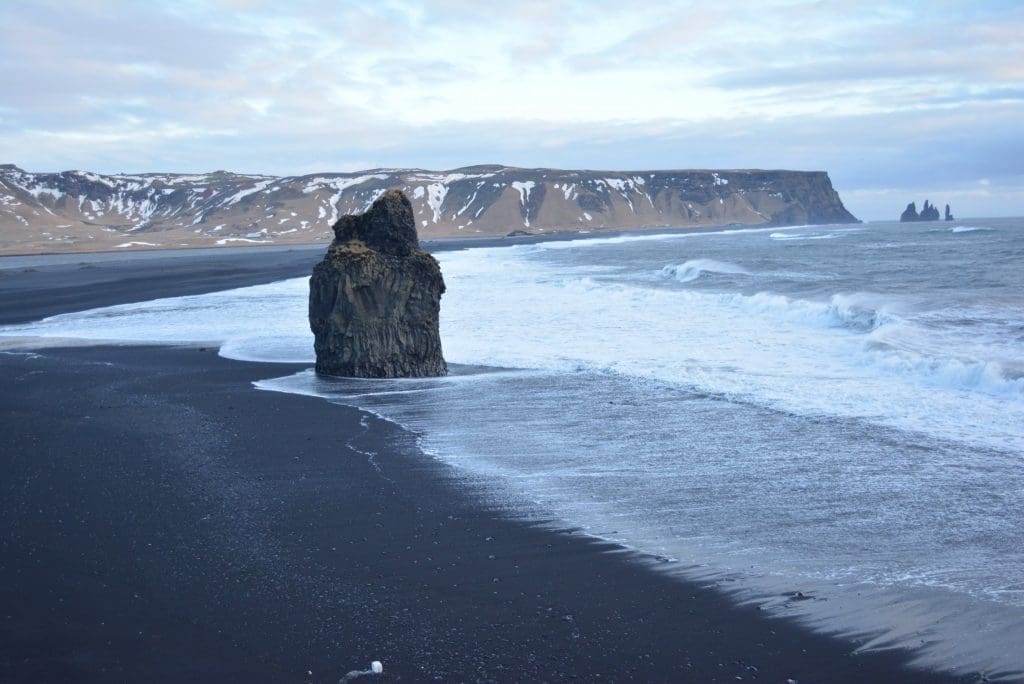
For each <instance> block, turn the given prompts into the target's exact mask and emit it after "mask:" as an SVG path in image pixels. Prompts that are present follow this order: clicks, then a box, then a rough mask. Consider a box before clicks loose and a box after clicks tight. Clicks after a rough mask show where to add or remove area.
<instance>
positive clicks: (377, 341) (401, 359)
mask: <svg viewBox="0 0 1024 684" xmlns="http://www.w3.org/2000/svg"><path fill="white" fill-rule="evenodd" d="M443 292H444V280H443V278H442V277H441V267H440V266H439V265H438V263H437V260H435V259H434V257H432V256H431V255H430V254H428V253H426V252H424V251H422V250H420V248H419V242H418V239H417V236H416V224H415V220H414V219H413V211H412V205H411V204H410V203H409V199H408V198H407V197H406V196H405V194H403V193H402V192H401V191H400V190H388V191H387V192H385V193H384V194H383V195H381V197H380V198H379V199H377V200H376V201H375V202H374V203H373V205H372V206H371V207H370V209H369V211H367V212H366V213H364V214H353V215H347V216H342V217H341V218H340V219H339V220H338V222H337V223H335V224H334V241H333V242H332V243H331V245H330V247H328V248H327V254H326V256H324V259H323V261H321V262H320V263H319V264H317V265H316V267H315V268H314V269H313V276H312V277H311V278H310V280H309V326H310V328H311V329H312V330H313V336H314V338H315V339H314V349H315V350H316V370H317V372H318V373H324V374H327V375H343V376H350V377H361V378H398V377H428V376H436V375H444V374H445V373H447V372H448V367H447V365H446V364H445V361H444V358H443V357H442V355H441V337H440V333H439V329H438V316H439V313H440V308H441V294H442V293H443Z"/></svg>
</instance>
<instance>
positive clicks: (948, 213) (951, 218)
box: [946, 204, 954, 221]
mask: <svg viewBox="0 0 1024 684" xmlns="http://www.w3.org/2000/svg"><path fill="white" fill-rule="evenodd" d="M946 220H947V221H952V220H954V219H953V214H952V212H950V211H949V205H948V204H947V205H946Z"/></svg>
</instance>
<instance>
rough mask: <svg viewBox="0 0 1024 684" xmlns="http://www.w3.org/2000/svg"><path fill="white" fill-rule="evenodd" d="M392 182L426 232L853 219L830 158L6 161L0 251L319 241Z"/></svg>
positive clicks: (0, 193) (0, 170)
mask: <svg viewBox="0 0 1024 684" xmlns="http://www.w3.org/2000/svg"><path fill="white" fill-rule="evenodd" d="M388 188H398V189H400V190H402V191H403V192H405V193H406V195H407V196H408V197H409V198H410V200H411V206H412V208H413V215H414V217H415V220H416V226H417V228H418V230H419V234H420V237H422V238H427V239H430V238H437V237H450V236H467V237H468V236H503V235H506V234H508V233H510V232H512V231H516V230H519V231H528V232H530V233H534V234H544V233H551V232H559V231H573V232H574V231H585V232H589V231H600V230H632V229H640V228H656V227H664V226H668V227H682V228H685V227H691V226H693V227H696V226H713V225H728V224H741V225H766V226H769V225H793V224H804V223H851V222H855V221H856V220H857V219H856V218H854V217H853V216H852V215H851V214H850V213H849V212H848V211H847V210H846V208H845V207H844V206H843V203H842V201H841V200H840V198H839V195H838V194H837V193H836V191H835V190H834V189H833V188H832V183H831V181H830V180H829V177H828V174H826V173H825V172H820V171H814V172H811V171H759V170H739V171H711V170H678V171H631V172H617V171H564V170H557V169H520V168H513V167H506V166H472V167H466V168H461V169H455V170H452V171H423V170H420V169H373V170H370V171H363V172H358V173H330V174H312V175H307V176H291V177H277V176H261V175H242V174H235V173H229V172H226V171H217V172H214V173H208V174H196V175H182V174H135V175H100V174H95V173H89V172H84V171H65V172H62V173H29V172H26V171H23V170H21V169H19V168H17V167H16V166H12V165H3V166H0V253H15V252H32V251H81V250H97V249H131V248H136V247H143V248H155V247H177V246H216V245H230V244H266V243H276V244H287V243H309V242H315V241H319V240H325V239H328V238H329V237H330V236H331V231H330V229H331V226H333V225H334V224H335V223H336V222H337V220H338V217H339V216H341V215H342V214H351V213H359V212H363V211H366V210H367V209H368V208H369V207H370V205H371V204H372V203H373V201H374V200H375V199H377V198H378V197H380V196H381V194H382V193H383V192H384V191H385V190H387V189H388Z"/></svg>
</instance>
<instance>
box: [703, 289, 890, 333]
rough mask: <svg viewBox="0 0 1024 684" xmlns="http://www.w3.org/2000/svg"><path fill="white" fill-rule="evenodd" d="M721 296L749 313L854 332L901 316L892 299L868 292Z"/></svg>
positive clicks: (873, 327)
mask: <svg viewBox="0 0 1024 684" xmlns="http://www.w3.org/2000/svg"><path fill="white" fill-rule="evenodd" d="M722 299H723V300H724V301H725V302H727V303H729V304H731V305H733V306H738V307H740V308H743V309H745V310H748V311H750V312H752V313H758V314H762V315H764V314H767V315H770V316H772V317H774V318H777V319H780V320H784V321H790V322H798V323H808V324H811V325H814V326H818V327H829V328H836V327H838V328H848V329H850V330H854V331H857V332H871V331H872V330H875V329H877V328H879V327H880V326H882V325H885V324H887V323H893V322H899V321H900V320H901V319H900V318H899V317H898V316H897V315H896V314H895V313H893V312H892V308H893V307H894V306H895V305H896V303H895V302H890V301H888V300H886V299H885V298H884V297H881V296H879V295H872V294H868V293H854V294H843V293H839V294H834V295H832V296H831V297H830V298H829V300H828V301H811V300H807V299H793V298H790V297H787V296H785V295H780V294H774V293H771V292H758V293H756V294H753V295H742V294H729V295H723V296H722Z"/></svg>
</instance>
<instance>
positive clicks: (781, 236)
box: [768, 233, 839, 241]
mask: <svg viewBox="0 0 1024 684" xmlns="http://www.w3.org/2000/svg"><path fill="white" fill-rule="evenodd" d="M768 237H770V238H771V239H772V240H779V241H786V240H833V239H835V238H837V237H839V235H837V234H836V233H821V234H815V235H789V234H787V233H772V234H771V235H769V236H768Z"/></svg>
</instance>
